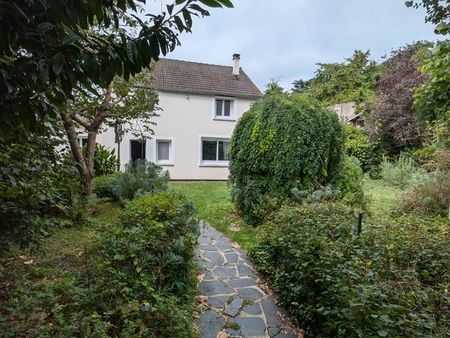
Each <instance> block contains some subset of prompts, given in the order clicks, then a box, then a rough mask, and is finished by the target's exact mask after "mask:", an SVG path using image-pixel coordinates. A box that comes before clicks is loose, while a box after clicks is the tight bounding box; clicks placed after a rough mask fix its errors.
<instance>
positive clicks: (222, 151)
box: [219, 141, 230, 161]
mask: <svg viewBox="0 0 450 338" xmlns="http://www.w3.org/2000/svg"><path fill="white" fill-rule="evenodd" d="M229 144H230V142H228V141H219V161H228V160H229V159H230V158H229V157H228V145H229Z"/></svg>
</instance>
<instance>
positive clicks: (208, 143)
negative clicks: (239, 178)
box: [201, 138, 230, 165]
mask: <svg viewBox="0 0 450 338" xmlns="http://www.w3.org/2000/svg"><path fill="white" fill-rule="evenodd" d="M229 144H230V140H229V139H212V138H203V139H202V142H201V147H202V149H201V161H202V164H212V165H227V164H228V161H229V157H228V146H229Z"/></svg>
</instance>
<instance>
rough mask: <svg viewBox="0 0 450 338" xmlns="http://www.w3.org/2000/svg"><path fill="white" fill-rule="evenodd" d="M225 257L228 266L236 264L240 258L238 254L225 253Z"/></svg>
mask: <svg viewBox="0 0 450 338" xmlns="http://www.w3.org/2000/svg"><path fill="white" fill-rule="evenodd" d="M224 256H225V259H226V260H227V263H228V264H236V263H237V261H238V258H239V256H238V255H237V254H236V253H225V254H224Z"/></svg>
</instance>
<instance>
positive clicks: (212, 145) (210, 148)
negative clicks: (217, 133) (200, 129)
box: [202, 141, 217, 161]
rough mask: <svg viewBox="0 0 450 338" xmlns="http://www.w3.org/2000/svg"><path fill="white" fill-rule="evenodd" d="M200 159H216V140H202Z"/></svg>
mask: <svg viewBox="0 0 450 338" xmlns="http://www.w3.org/2000/svg"><path fill="white" fill-rule="evenodd" d="M202 161H217V142H216V141H203V142H202Z"/></svg>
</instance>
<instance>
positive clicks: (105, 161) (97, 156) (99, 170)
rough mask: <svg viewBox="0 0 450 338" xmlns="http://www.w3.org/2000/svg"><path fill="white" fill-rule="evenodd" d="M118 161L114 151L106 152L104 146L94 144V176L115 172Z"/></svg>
mask: <svg viewBox="0 0 450 338" xmlns="http://www.w3.org/2000/svg"><path fill="white" fill-rule="evenodd" d="M118 164H119V160H118V159H117V156H116V155H115V151H114V149H113V150H108V149H107V148H106V147H105V146H102V145H100V144H98V143H96V144H95V153H94V172H95V175H96V176H102V175H108V174H112V173H114V172H116V171H117V166H118Z"/></svg>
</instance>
